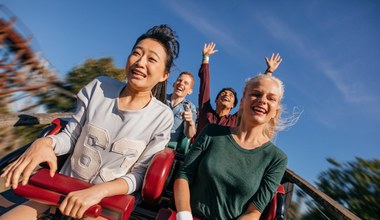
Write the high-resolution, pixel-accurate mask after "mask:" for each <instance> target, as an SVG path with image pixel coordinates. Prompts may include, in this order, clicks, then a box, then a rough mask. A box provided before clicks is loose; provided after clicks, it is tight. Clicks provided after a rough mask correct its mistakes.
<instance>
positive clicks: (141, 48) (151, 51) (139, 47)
mask: <svg viewBox="0 0 380 220" xmlns="http://www.w3.org/2000/svg"><path fill="white" fill-rule="evenodd" d="M136 48H138V49H140V50H144V48H143V47H141V46H136V47H135V49H136ZM148 52H149V53H153V54H155V55H156V56H157V57H158V58H159V59H161V57H160V55H158V53H156V51H154V50H150V49H148Z"/></svg>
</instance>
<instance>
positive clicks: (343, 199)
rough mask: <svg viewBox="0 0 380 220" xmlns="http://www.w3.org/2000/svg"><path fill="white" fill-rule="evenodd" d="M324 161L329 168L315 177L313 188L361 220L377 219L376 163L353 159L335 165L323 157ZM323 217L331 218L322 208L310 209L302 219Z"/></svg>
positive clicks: (379, 176) (379, 185) (379, 170)
mask: <svg viewBox="0 0 380 220" xmlns="http://www.w3.org/2000/svg"><path fill="white" fill-rule="evenodd" d="M327 161H328V162H329V163H330V164H331V165H332V166H333V167H332V168H329V169H328V170H327V171H324V172H322V173H321V174H320V175H319V177H318V181H317V183H316V184H317V187H318V188H319V189H320V190H321V191H322V192H324V193H326V194H327V195H328V196H330V197H331V198H332V199H334V200H336V201H337V202H339V203H340V204H342V205H343V206H344V207H346V208H347V209H349V210H350V211H351V212H353V213H354V214H355V215H357V216H358V217H360V218H361V219H366V220H372V219H373V220H378V219H380V196H379V195H380V160H378V159H373V160H365V159H362V158H356V159H355V160H354V161H350V162H346V163H339V162H337V161H336V160H334V159H332V158H327ZM321 213H324V214H325V215H323V214H321ZM326 217H328V218H329V219H334V218H333V217H332V216H330V215H328V214H327V212H326V211H325V210H323V209H322V208H320V209H318V208H316V207H315V206H314V208H311V209H309V211H308V213H307V214H306V215H304V216H303V218H302V219H326Z"/></svg>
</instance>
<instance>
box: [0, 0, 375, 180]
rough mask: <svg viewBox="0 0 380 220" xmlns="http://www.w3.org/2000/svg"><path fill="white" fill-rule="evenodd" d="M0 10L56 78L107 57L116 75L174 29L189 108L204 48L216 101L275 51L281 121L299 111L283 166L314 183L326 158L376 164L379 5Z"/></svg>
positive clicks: (163, 4) (285, 139)
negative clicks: (150, 36) (189, 86)
mask: <svg viewBox="0 0 380 220" xmlns="http://www.w3.org/2000/svg"><path fill="white" fill-rule="evenodd" d="M0 4H3V5H5V6H6V7H7V8H8V9H9V10H10V11H11V12H12V13H13V14H14V15H16V16H17V18H18V19H19V20H18V26H17V27H19V29H20V31H21V32H22V33H24V34H25V35H26V36H32V37H33V40H32V41H31V45H32V47H33V48H34V49H35V50H36V51H40V52H41V53H42V54H43V56H44V57H46V58H47V59H48V60H49V61H50V63H51V65H52V67H54V68H55V69H56V71H57V72H58V73H59V74H60V75H61V77H62V78H63V77H64V76H65V74H66V73H67V72H68V71H69V70H70V69H71V68H73V67H74V66H78V65H80V64H82V63H83V62H84V60H85V59H88V58H100V57H112V58H113V59H114V60H115V63H116V65H117V66H118V67H120V68H122V67H123V66H124V63H125V60H126V58H127V56H128V53H129V51H130V50H131V47H132V45H133V43H134V41H135V40H136V38H137V37H138V36H139V35H140V34H141V33H143V32H144V31H146V30H147V29H148V28H150V27H152V26H154V25H156V24H161V23H166V24H170V25H171V26H172V27H173V28H174V29H175V30H176V32H177V34H178V36H179V39H180V42H181V51H180V57H179V59H178V60H177V61H176V67H175V68H174V69H173V71H172V73H171V76H170V78H169V81H170V82H169V83H170V84H171V83H172V82H173V81H174V80H175V78H176V77H177V76H178V74H179V73H180V72H181V71H185V70H186V71H190V72H192V73H193V74H194V75H195V76H196V82H195V86H194V93H193V94H192V95H191V96H190V97H189V99H190V100H191V101H193V102H194V103H197V97H198V86H199V79H198V77H197V73H198V69H199V66H200V62H201V51H202V48H203V44H204V43H206V42H211V41H213V42H215V43H216V44H217V49H218V50H219V53H217V54H215V55H213V56H212V57H211V59H210V65H211V66H210V68H211V77H212V84H211V92H212V98H214V97H215V96H216V94H217V92H218V91H219V90H220V89H221V88H223V87H233V88H235V89H236V90H237V91H238V96H239V97H241V90H242V87H243V85H244V80H245V79H246V78H248V77H249V76H252V75H255V74H257V73H259V72H261V71H264V70H265V68H266V66H265V60H264V56H269V55H270V54H271V53H272V52H279V53H280V54H281V56H282V57H283V63H282V64H281V66H280V68H279V69H278V70H277V72H276V73H275V75H277V76H278V77H279V78H280V79H281V80H283V82H284V84H285V99H284V100H283V104H284V106H285V107H286V109H287V113H288V114H285V116H289V114H290V113H292V111H293V109H299V110H302V111H303V113H302V115H301V117H300V119H299V121H298V122H297V124H295V125H294V126H292V127H291V128H288V129H287V130H285V131H282V132H280V133H279V134H278V136H277V138H276V140H275V143H276V144H277V145H278V146H279V147H280V148H281V149H283V150H284V151H285V152H286V153H287V155H288V157H289V164H288V167H289V168H290V169H292V170H293V171H295V172H296V173H298V174H299V175H301V176H302V177H303V178H305V179H306V180H308V181H309V182H311V183H313V182H314V181H315V180H316V178H317V176H318V174H319V173H320V172H321V171H323V170H326V169H327V168H328V163H327V161H326V158H327V157H332V158H334V159H336V160H338V161H340V162H346V161H350V160H354V158H355V157H362V158H365V159H374V158H377V159H379V158H380V147H379V143H380V98H379V95H380V86H379V85H378V84H379V83H380V73H379V68H378V63H379V60H380V41H379V39H380V28H379V27H380V14H379V13H378V12H379V11H380V2H379V1H377V0H364V1H356V0H347V1H330V0H320V1H313V0H310V1H295V0H289V1H280V0H274V1H252V0H251V1H249V0H246V1H220V0H219V1H200V0H193V1H179V0H177V1H175V0H165V1H122V0H113V1H105V0H101V1H100V0H80V1H77V0H65V1H51V0H36V1H26V0H25V1H20V0H3V1H2V3H0ZM5 15H6V14H5V13H1V16H2V18H4V16H5ZM5 18H7V16H5ZM170 91H171V90H170ZM234 111H236V109H234V110H233V112H234ZM226 156H227V155H226Z"/></svg>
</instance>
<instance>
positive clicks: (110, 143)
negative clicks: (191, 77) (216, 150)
mask: <svg viewBox="0 0 380 220" xmlns="http://www.w3.org/2000/svg"><path fill="white" fill-rule="evenodd" d="M178 54H179V43H178V41H177V39H176V36H175V33H174V31H173V30H172V29H171V28H170V27H169V26H167V25H159V26H154V27H153V28H151V29H149V30H148V31H147V32H146V33H145V34H143V35H141V36H140V37H139V38H138V39H137V41H136V43H135V45H134V46H133V48H132V51H131V53H130V54H129V56H128V60H127V62H126V68H125V72H126V78H127V83H123V82H120V81H117V80H114V79H111V78H108V77H98V78H96V79H95V80H93V81H92V82H90V83H89V84H88V85H87V86H85V87H84V88H82V89H81V90H80V91H79V93H78V96H77V97H78V103H77V110H76V111H75V113H74V114H73V116H72V119H71V120H70V122H69V123H68V124H67V126H66V128H65V129H64V131H63V132H61V133H59V134H57V135H55V136H48V137H44V138H40V139H37V140H36V141H35V142H34V143H33V144H32V145H31V146H30V147H29V149H28V150H27V151H26V152H25V153H24V154H22V155H21V156H20V157H19V158H18V159H17V160H16V161H15V162H13V163H11V164H10V165H9V166H8V167H7V168H5V170H4V173H3V174H2V175H1V177H3V178H5V186H6V187H8V186H9V185H12V187H13V188H14V189H15V188H17V185H18V182H19V179H20V177H21V179H22V184H26V183H27V182H28V180H29V177H30V175H31V173H32V171H33V170H34V169H35V168H36V167H37V166H38V164H40V163H42V162H47V163H48V164H49V166H50V175H51V176H53V175H54V173H55V172H56V170H57V157H56V155H62V154H66V153H70V154H71V155H70V157H69V159H68V160H67V161H66V163H65V164H64V165H63V168H62V169H61V170H60V172H61V173H63V174H65V175H68V176H71V177H74V178H78V179H81V180H84V181H88V182H91V183H94V185H93V186H92V187H89V188H87V189H84V190H79V191H74V192H71V193H69V194H68V195H67V197H66V198H65V199H64V200H63V201H62V203H61V204H60V206H59V210H60V211H61V212H62V213H63V214H64V215H67V216H71V217H74V218H81V217H82V216H83V214H84V212H85V211H86V210H87V208H89V207H90V206H92V205H94V204H97V203H99V202H100V201H101V200H102V199H103V198H104V197H108V196H113V195H118V194H131V193H133V192H135V191H137V190H139V188H140V187H141V185H142V181H143V178H144V174H145V171H146V169H147V166H148V164H149V162H150V160H151V158H152V157H153V155H154V154H155V153H157V152H158V151H160V150H162V149H164V147H165V145H166V144H167V143H168V141H169V139H170V129H171V127H172V125H173V113H172V111H171V109H170V108H169V107H168V106H166V105H165V104H164V103H163V102H161V101H160V100H159V99H161V98H162V97H163V98H165V95H166V91H164V90H165V88H166V80H167V78H168V76H169V72H170V68H171V66H172V65H173V60H174V59H175V58H177V57H178ZM158 84H160V86H158ZM155 96H157V98H156V97H155ZM161 100H162V101H163V99H161ZM142 119H143V120H142ZM45 210H47V206H46V205H43V204H39V203H37V202H34V201H27V202H26V203H23V204H21V205H19V206H17V207H15V208H14V209H12V210H10V211H9V212H7V213H6V214H4V215H3V216H1V219H36V218H37V217H38V216H39V215H40V214H41V213H42V212H44V211H45Z"/></svg>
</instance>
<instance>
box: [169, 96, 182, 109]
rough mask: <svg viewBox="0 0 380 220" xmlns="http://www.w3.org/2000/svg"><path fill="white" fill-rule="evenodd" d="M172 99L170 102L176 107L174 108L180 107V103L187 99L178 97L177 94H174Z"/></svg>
mask: <svg viewBox="0 0 380 220" xmlns="http://www.w3.org/2000/svg"><path fill="white" fill-rule="evenodd" d="M170 98H171V100H170V101H171V104H172V106H173V107H174V106H176V105H178V104H179V103H180V102H182V101H183V100H184V99H185V96H183V97H180V96H177V95H176V94H175V93H172V95H171V97H170Z"/></svg>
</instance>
